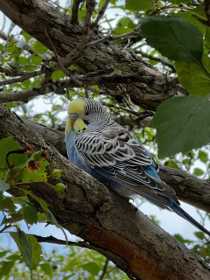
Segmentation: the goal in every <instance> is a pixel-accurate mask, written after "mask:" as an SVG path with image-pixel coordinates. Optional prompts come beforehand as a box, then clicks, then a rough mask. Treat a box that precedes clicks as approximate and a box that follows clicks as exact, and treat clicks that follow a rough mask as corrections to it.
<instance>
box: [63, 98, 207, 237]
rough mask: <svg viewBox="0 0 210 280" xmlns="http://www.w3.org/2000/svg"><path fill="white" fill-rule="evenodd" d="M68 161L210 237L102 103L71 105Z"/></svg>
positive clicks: (83, 101) (86, 101)
mask: <svg viewBox="0 0 210 280" xmlns="http://www.w3.org/2000/svg"><path fill="white" fill-rule="evenodd" d="M65 145H66V151H67V156H68V159H69V160H70V161H71V162H72V163H73V164H74V165H76V166H77V167H79V168H80V169H82V170H84V171H85V172H87V173H88V174H90V175H91V176H93V177H95V178H96V179H97V180H98V181H100V182H102V183H103V184H104V185H106V186H107V187H108V188H111V190H113V191H115V192H117V193H118V194H119V195H121V196H123V197H125V198H131V197H133V196H138V195H139V196H141V197H143V198H145V199H146V200H148V201H149V202H151V203H153V204H155V205H156V206H158V207H160V208H163V209H168V210H170V211H174V212H175V213H176V214H178V215H179V216H181V217H182V218H184V219H185V220H187V221H188V222H190V223H191V224H193V225H194V226H195V227H197V228H198V229H199V230H201V231H203V232H204V233H206V234H207V235H208V236H210V231H208V230H207V229H206V228H205V227H203V226H202V225H201V224H200V223H199V222H197V221H196V220H195V219H194V218H193V217H192V216H191V215H189V214H188V213H187V212H186V211H185V210H184V209H182V208H181V206H180V202H179V201H178V199H177V196H176V192H175V190H174V189H173V188H172V187H170V186H169V185H168V184H166V183H165V182H164V181H163V180H162V179H161V178H160V175H159V168H158V164H157V163H156V162H155V160H154V159H153V157H152V155H151V153H150V152H149V151H148V150H147V149H146V148H145V147H144V146H143V145H142V144H141V143H139V141H138V140H136V139H135V138H134V137H133V136H132V134H131V133H130V132H129V131H128V130H127V129H126V128H124V127H122V126H121V125H120V124H118V123H117V122H116V121H115V120H114V118H113V117H112V115H111V113H110V112H109V111H108V110H107V108H106V107H105V106H103V105H102V104H101V103H100V102H99V101H96V100H94V99H91V98H77V99H74V100H73V101H71V102H70V104H69V107H68V117H67V122H66V128H65Z"/></svg>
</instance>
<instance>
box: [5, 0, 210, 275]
mask: <svg viewBox="0 0 210 280" xmlns="http://www.w3.org/2000/svg"><path fill="white" fill-rule="evenodd" d="M0 9H1V10H2V11H3V12H4V13H5V14H6V15H7V16H8V17H9V18H10V19H11V20H12V21H14V22H15V23H16V24H17V25H19V26H20V27H22V28H23V29H24V30H25V31H27V32H29V33H30V34H31V35H32V36H34V37H35V38H37V39H38V40H40V41H41V42H42V43H44V44H45V45H46V46H47V47H48V48H49V49H51V50H52V51H53V52H55V53H56V55H57V58H58V60H59V64H63V65H64V66H66V65H71V64H76V65H77V66H79V68H80V69H81V70H82V71H83V72H84V73H89V74H90V76H89V80H85V81H86V83H97V84H99V85H100V87H101V90H103V92H106V94H108V95H113V96H118V95H122V94H125V93H126V94H129V95H130V97H131V100H132V101H133V102H134V103H136V104H138V105H141V106H143V107H145V108H147V109H155V108H156V107H157V105H159V103H161V102H162V101H164V100H165V99H167V98H169V97H170V96H173V95H176V94H179V93H180V92H181V93H183V90H182V88H181V87H180V85H179V84H178V83H177V81H176V79H168V78H167V77H166V76H165V75H163V74H162V73H159V72H158V71H156V70H154V69H152V68H151V67H150V66H148V65H146V64H145V63H144V62H143V61H142V60H141V59H140V58H139V57H137V56H136V55H135V54H133V53H132V52H131V51H130V52H129V51H125V50H121V49H120V48H119V47H117V46H116V45H114V44H113V43H112V42H109V41H108V40H101V39H103V38H102V37H101V34H99V33H97V32H96V31H90V32H89V33H88V34H87V33H85V32H84V29H83V28H82V27H81V26H79V25H74V24H72V23H71V21H70V20H69V18H68V17H66V16H64V15H62V14H61V12H59V11H58V10H55V9H54V8H53V7H52V6H50V4H49V3H48V2H47V1H41V0H0ZM70 82H71V83H72V84H71V83H70V85H69V86H76V84H75V81H70ZM46 87H47V86H46ZM46 92H47V90H46ZM11 96H12V94H11ZM31 96H37V92H35V91H33V92H32V93H31ZM13 98H14V97H13ZM2 100H3V101H2V102H7V101H9V100H8V99H7V96H6V98H5V96H4V98H2ZM13 100H15V99H13ZM0 101H1V100H0ZM35 128H36V129H35ZM7 135H13V136H14V137H15V139H17V141H18V142H19V143H20V144H21V145H22V146H23V147H24V146H25V145H26V144H32V145H34V147H35V148H36V149H37V150H40V149H42V148H43V149H45V150H46V151H47V154H48V161H49V163H50V169H54V168H59V169H62V170H63V180H64V182H65V185H66V186H67V188H66V193H65V196H59V195H58V194H57V193H56V192H55V191H54V189H53V188H50V187H49V186H48V185H45V184H35V183H34V184H31V185H30V188H31V190H32V191H33V192H34V193H36V194H38V195H40V196H41V197H43V198H45V199H46V201H47V202H48V203H49V206H50V208H51V211H52V212H53V213H54V215H55V216H56V218H57V220H58V222H59V223H60V224H61V225H62V226H63V227H65V228H66V229H68V230H70V231H71V232H72V233H74V234H77V235H78V236H80V237H82V238H84V239H85V240H87V241H88V242H90V244H91V247H92V248H93V249H96V250H98V251H99V252H101V253H103V254H104V255H106V256H107V257H108V258H109V259H111V260H113V262H115V263H116V264H117V265H118V266H119V267H120V268H121V269H123V270H124V271H125V272H127V273H128V275H130V277H133V278H134V277H135V278H137V279H143V280H160V279H161V280H163V279H164V280H167V279H168V280H169V279H170V280H178V279H183V280H197V279H202V280H207V279H210V272H209V271H208V270H207V269H206V268H205V267H204V266H203V265H202V264H201V263H200V262H199V261H198V260H197V259H196V257H194V256H193V255H192V254H191V253H190V252H189V251H188V250H187V249H186V248H185V247H184V246H182V245H180V244H179V243H177V242H176V241H175V239H174V238H172V237H170V235H168V234H167V233H165V232H164V231H163V230H161V229H160V228H159V227H158V226H156V225H154V224H152V223H151V222H150V220H149V219H147V218H146V217H145V216H144V215H143V214H142V213H141V212H139V211H137V210H136V209H135V208H134V207H133V206H132V205H131V204H129V203H128V202H127V201H126V200H125V199H122V198H120V197H119V196H117V195H115V194H113V193H110V192H109V190H108V189H107V188H106V187H104V186H103V185H102V184H100V183H98V182H97V181H96V180H94V179H93V178H92V177H90V176H89V175H87V174H86V173H84V172H82V171H81V170H78V169H77V168H75V167H74V166H73V165H71V164H69V162H68V161H67V160H66V159H65V157H63V156H62V155H61V154H60V153H59V152H58V151H57V149H56V148H55V147H57V148H58V149H59V150H60V152H61V153H63V154H65V150H64V146H63V142H62V140H61V139H62V137H63V134H61V133H58V132H54V131H53V130H50V129H47V128H45V127H43V126H40V125H36V124H32V123H30V122H28V121H25V122H24V121H21V120H20V119H19V118H18V117H17V116H16V115H15V114H13V113H10V112H9V111H7V110H5V109H3V108H2V107H1V108H0V138H2V137H6V136H7ZM161 174H162V176H163V178H164V179H165V181H166V182H167V183H169V184H170V185H171V186H173V187H174V188H175V189H176V191H177V193H178V196H179V197H180V198H181V199H182V200H184V201H187V202H189V203H191V204H193V205H195V206H197V207H200V208H201V209H204V210H207V211H209V210H210V203H209V202H210V198H209V194H210V184H209V182H205V181H201V180H198V179H196V178H194V177H193V176H190V175H188V174H186V173H184V172H182V171H175V170H169V169H166V168H162V169H161ZM122 217H126V219H123V218H122Z"/></svg>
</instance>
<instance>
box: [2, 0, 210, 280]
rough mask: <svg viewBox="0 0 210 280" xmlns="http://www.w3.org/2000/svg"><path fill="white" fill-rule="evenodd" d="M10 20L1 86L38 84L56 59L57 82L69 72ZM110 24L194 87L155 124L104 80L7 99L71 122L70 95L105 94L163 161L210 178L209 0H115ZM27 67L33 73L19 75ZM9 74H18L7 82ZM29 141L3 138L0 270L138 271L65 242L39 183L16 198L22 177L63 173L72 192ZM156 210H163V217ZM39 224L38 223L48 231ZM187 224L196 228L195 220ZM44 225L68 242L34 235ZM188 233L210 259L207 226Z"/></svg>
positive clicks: (45, 274)
mask: <svg viewBox="0 0 210 280" xmlns="http://www.w3.org/2000/svg"><path fill="white" fill-rule="evenodd" d="M104 2H105V0H100V1H97V11H99V10H100V8H101V7H102V6H103V4H104ZM54 4H55V7H56V8H57V9H60V10H62V11H64V12H65V13H66V14H68V15H70V14H71V5H72V3H71V1H54ZM85 13H86V11H85V5H82V6H81V8H80V11H79V16H80V20H81V21H82V20H83V19H84V16H85ZM96 16H97V12H96V13H95V14H94V17H95V18H96ZM0 22H1V33H0V53H1V54H0V65H1V67H0V89H1V91H3V92H4V93H8V94H9V93H11V92H18V91H28V92H29V91H31V90H36V89H37V91H38V90H39V88H40V87H41V85H42V82H43V79H44V71H43V69H45V68H44V67H46V65H47V67H48V68H49V73H48V76H49V78H50V79H51V80H52V81H53V82H54V83H55V84H56V82H59V81H63V80H65V78H66V74H65V73H64V72H63V71H62V70H61V69H57V68H56V67H55V61H54V59H53V54H52V53H51V51H49V50H48V49H47V48H46V47H45V46H44V45H42V44H41V43H40V42H38V41H37V40H36V39H34V38H32V37H31V36H30V35H29V34H28V33H26V32H25V31H23V30H20V29H19V28H18V27H16V26H15V25H14V24H12V23H11V22H10V21H9V20H8V19H6V18H5V17H4V16H3V15H1V20H0ZM100 29H101V32H102V33H103V34H104V36H106V35H109V34H112V36H115V39H116V41H115V42H116V44H122V45H125V46H126V48H128V49H129V50H133V51H135V53H136V54H139V56H141V57H142V58H143V59H144V60H145V61H146V62H147V63H149V64H150V65H153V67H154V68H157V69H158V70H159V71H162V72H163V73H165V74H167V75H168V77H177V79H178V80H179V82H180V83H181V85H182V86H183V88H184V89H185V94H183V89H180V95H179V96H177V97H173V98H171V99H169V100H167V101H165V102H163V103H162V104H161V105H160V106H159V107H158V109H157V112H156V114H154V117H152V118H151V119H152V120H151V119H148V121H147V122H146V125H145V124H144V123H143V122H142V124H141V127H140V128H139V127H137V126H136V125H135V123H136V119H137V118H138V116H139V114H141V113H142V112H144V111H145V110H144V109H143V108H136V107H135V106H133V107H132V108H128V106H127V105H125V104H123V103H122V104H116V102H115V100H113V99H112V98H110V97H106V96H100V97H99V88H98V87H97V86H94V87H89V88H81V89H79V90H76V89H65V88H64V89H63V90H60V89H59V92H57V91H56V89H55V90H52V93H51V94H48V95H46V96H42V97H37V98H36V99H34V100H32V101H30V102H28V103H19V102H10V103H7V104H6V105H5V106H6V107H8V108H11V109H12V110H13V111H15V112H16V113H18V115H20V116H21V117H22V118H27V119H31V120H33V121H35V122H39V123H42V124H45V125H47V126H49V127H52V128H56V129H59V130H63V129H64V121H65V117H66V113H65V111H66V107H67V103H68V101H69V100H72V99H73V98H74V97H75V96H78V95H80V96H85V95H87V94H88V95H91V96H92V97H94V98H100V100H101V101H102V102H103V103H104V104H105V105H106V106H108V107H109V108H110V110H111V111H112V112H113V114H114V115H115V116H117V118H118V120H119V121H121V122H122V123H125V124H126V125H128V127H129V128H130V129H131V130H132V132H133V133H134V135H135V136H136V137H137V138H138V139H139V140H140V141H141V142H143V143H144V144H145V145H147V147H149V149H150V150H151V151H152V152H153V154H154V156H156V157H157V156H158V157H159V158H161V160H159V161H160V162H161V163H163V164H165V165H166V166H168V167H172V168H182V169H184V170H186V171H188V172H190V173H192V174H194V175H195V176H197V177H199V178H202V179H209V174H210V161H209V155H210V153H209V149H210V146H209V145H208V143H209V139H210V129H209V127H210V106H209V104H210V103H209V102H210V97H209V95H210V60H209V53H210V27H208V25H207V18H206V15H205V12H204V7H203V1H189V0H188V1H187V0H186V1H180V0H174V1H172V0H171V1H158V0H157V1H155V0H142V1H136V0H127V1H126V2H124V1H120V0H119V1H117V0H111V1H110V3H109V6H108V8H107V11H106V14H105V16H104V17H103V20H102V21H101V25H100ZM133 33H135V34H136V33H137V34H138V36H135V37H134V38H132V36H131V38H130V39H129V40H128V39H125V40H123V39H122V38H123V36H124V35H125V34H131V35H132V34H133ZM117 36H118V37H117ZM117 38H119V40H118V39H117ZM120 38H121V39H120ZM71 70H72V71H74V70H77V69H71ZM26 73H27V75H25V74H26ZM18 75H20V77H21V76H22V77H23V78H22V79H16V78H15V77H16V76H18ZM15 79H16V80H15ZM8 80H10V81H9V82H5V81H8ZM55 93H58V94H57V95H56V94H55ZM152 113H153V112H152ZM152 115H153V114H152ZM20 149H21V147H20V146H19V145H18V144H17V143H16V141H15V140H14V139H13V138H12V137H9V138H5V139H1V140H0V155H1V158H0V189H1V196H0V200H1V201H0V210H1V217H2V219H1V231H0V232H1V241H2V242H1V244H0V245H1V249H0V258H1V262H0V277H1V278H2V279H29V277H31V279H103V278H104V279H128V277H127V276H126V275H125V274H124V273H122V272H121V271H119V269H117V268H116V267H115V266H114V265H113V264H112V263H111V262H110V261H108V260H106V259H105V258H104V257H103V256H101V255H100V254H98V253H96V252H94V251H91V250H88V249H84V248H78V247H77V246H67V245H65V239H66V237H65V236H66V233H65V232H63V231H62V229H60V228H59V225H58V224H57V221H56V219H55V218H54V217H53V215H52V213H50V211H49V209H48V206H47V205H46V203H45V202H44V201H43V200H42V199H41V198H39V197H33V200H35V201H36V204H38V205H39V207H38V208H37V207H36V206H35V205H33V204H32V203H31V196H32V194H31V193H30V192H29V191H25V192H24V193H23V195H22V196H20V197H13V196H11V195H9V194H8V193H7V192H6V191H7V190H8V188H9V187H11V186H14V185H15V184H17V183H18V184H26V183H27V182H28V181H30V182H40V181H41V182H47V180H48V177H49V176H54V177H55V180H56V184H55V189H56V191H58V192H60V193H62V190H63V188H64V187H65V186H64V185H63V184H62V181H61V180H60V177H61V174H60V173H61V172H62V171H60V170H54V172H53V174H48V162H47V160H46V158H45V156H44V154H42V153H41V152H34V151H33V149H31V148H30V147H29V149H28V151H27V154H25V153H21V152H20ZM14 151H16V152H14ZM18 151H19V152H18ZM135 203H136V204H137V205H138V206H141V207H142V209H143V210H145V212H146V213H147V214H150V216H151V219H152V220H153V221H154V222H155V223H159V222H160V221H159V219H160V220H161V222H160V224H161V225H162V226H163V227H164V226H165V224H164V223H166V222H167V221H168V224H170V221H169V218H167V217H170V219H171V217H172V216H171V215H173V214H171V213H170V214H168V213H165V212H164V213H163V212H161V213H160V211H159V210H156V208H154V207H153V206H149V211H148V204H147V203H145V202H144V201H143V200H138V201H135ZM154 209H155V210H154ZM194 211H195V210H194ZM151 213H152V214H151ZM154 214H157V217H156V216H154ZM161 217H162V219H161ZM173 217H174V216H173ZM197 217H198V219H200V221H201V222H202V223H203V224H205V223H206V224H207V225H208V222H209V216H208V215H207V214H204V213H203V212H200V211H198V214H197ZM173 219H174V221H178V222H177V223H179V224H181V225H183V224H185V222H181V221H180V219H179V218H173ZM46 223H50V224H54V227H52V226H49V225H48V226H46V227H45V225H46ZM35 225H38V226H37V228H38V230H37V228H36V226H35ZM170 226H171V225H170ZM186 227H187V228H190V226H189V225H187V226H186ZM168 229H169V230H171V232H172V233H173V234H174V222H173V230H172V227H169V226H168ZM192 229H193V231H194V230H195V229H194V228H192ZM36 230H37V231H42V232H43V234H53V235H54V236H56V237H58V236H61V238H62V239H63V240H64V245H62V246H55V245H48V246H46V245H44V246H43V245H40V243H39V242H38V241H37V239H36V238H35V237H34V236H32V235H29V233H36ZM180 232H181V233H180ZM180 232H179V233H176V234H175V237H176V238H177V240H179V241H180V242H182V243H185V244H186V245H187V246H188V247H189V248H190V249H191V250H193V251H195V252H196V253H197V254H199V255H200V256H201V257H202V259H203V260H204V261H205V262H206V263H207V264H209V258H210V246H209V240H208V239H207V238H206V237H205V236H204V234H203V233H202V232H198V231H195V232H194V234H193V235H192V234H186V231H183V230H182V231H181V228H180ZM67 237H68V239H71V240H73V242H74V241H75V240H77V237H74V236H67ZM8 238H9V241H8V246H6V245H5V244H6V243H7V240H8ZM11 240H13V241H11ZM11 242H12V243H11ZM11 244H12V245H11ZM14 244H16V245H14ZM17 249H18V250H17Z"/></svg>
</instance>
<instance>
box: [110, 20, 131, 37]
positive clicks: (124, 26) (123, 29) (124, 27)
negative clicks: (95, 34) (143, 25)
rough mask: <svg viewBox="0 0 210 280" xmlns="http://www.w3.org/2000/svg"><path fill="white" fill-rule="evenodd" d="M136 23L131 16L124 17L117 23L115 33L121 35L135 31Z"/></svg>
mask: <svg viewBox="0 0 210 280" xmlns="http://www.w3.org/2000/svg"><path fill="white" fill-rule="evenodd" d="M134 27H135V24H134V23H133V21H132V20H131V19H130V18H129V17H122V18H121V19H120V20H119V21H118V22H117V25H116V28H115V29H114V30H113V34H116V35H121V34H123V33H128V32H131V31H133V29H134Z"/></svg>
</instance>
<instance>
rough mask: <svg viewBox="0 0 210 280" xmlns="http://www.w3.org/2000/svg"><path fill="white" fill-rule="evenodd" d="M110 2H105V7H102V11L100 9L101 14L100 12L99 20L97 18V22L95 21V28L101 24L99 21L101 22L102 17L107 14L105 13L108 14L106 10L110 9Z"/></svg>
mask: <svg viewBox="0 0 210 280" xmlns="http://www.w3.org/2000/svg"><path fill="white" fill-rule="evenodd" d="M109 2H110V0H105V2H104V4H103V6H102V7H101V9H100V10H99V12H98V15H97V18H96V20H95V22H94V26H97V25H98V23H99V21H100V20H101V19H102V17H103V16H104V14H105V12H106V9H107V7H108V5H109Z"/></svg>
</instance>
